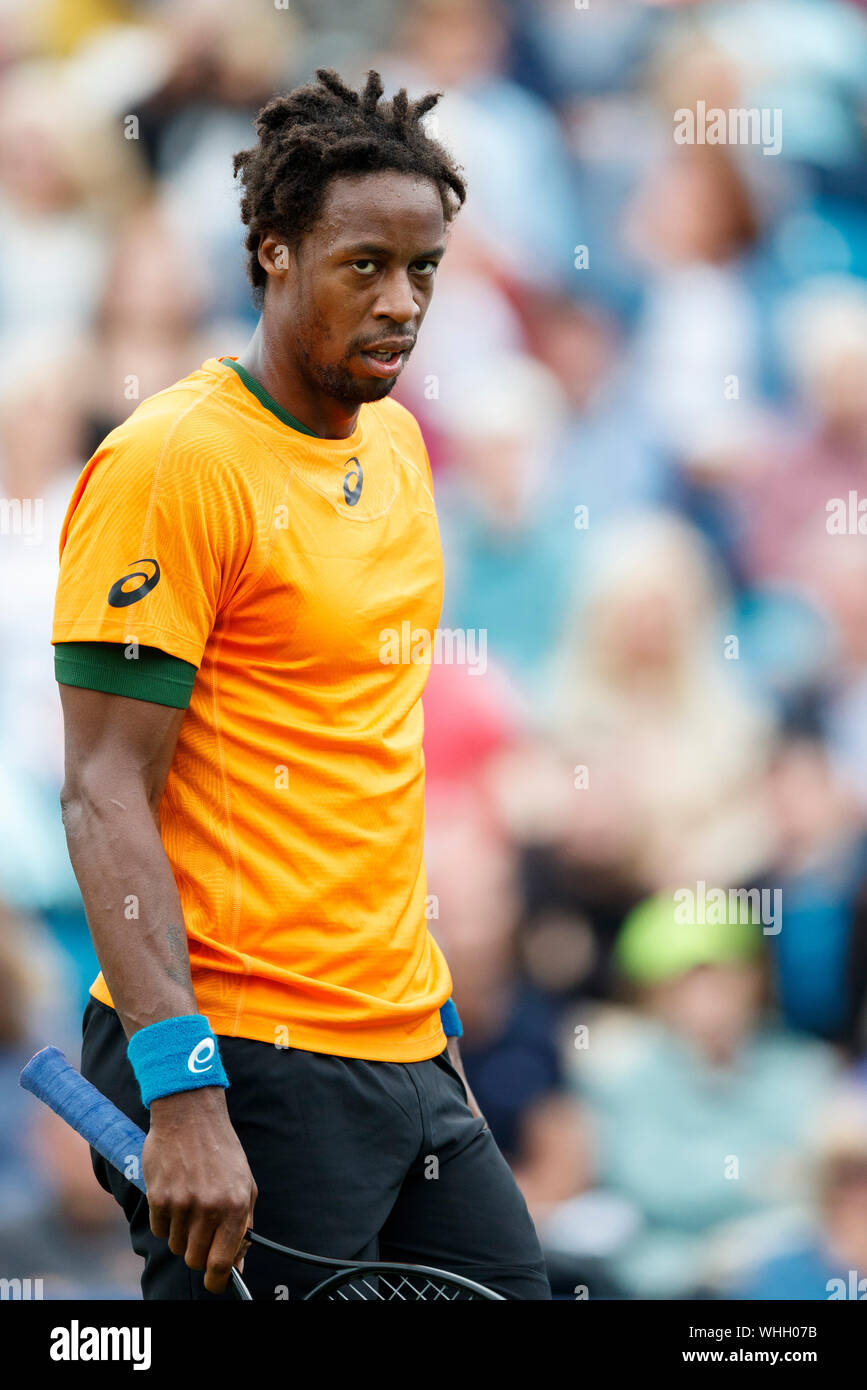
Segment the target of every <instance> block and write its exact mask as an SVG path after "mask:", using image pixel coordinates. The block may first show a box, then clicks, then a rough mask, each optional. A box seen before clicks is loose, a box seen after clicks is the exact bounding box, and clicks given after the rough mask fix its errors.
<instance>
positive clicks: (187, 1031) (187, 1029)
mask: <svg viewBox="0 0 867 1390" xmlns="http://www.w3.org/2000/svg"><path fill="white" fill-rule="evenodd" d="M126 1055H127V1057H128V1058H129V1060H130V1063H131V1065H132V1069H133V1071H134V1072H135V1079H136V1081H137V1082H138V1084H139V1089H140V1090H141V1098H142V1104H143V1105H145V1106H150V1103H151V1101H152V1100H158V1099H159V1098H160V1096H173V1095H175V1094H176V1093H177V1092H178V1091H195V1090H198V1088H199V1087H200V1086H223V1087H226V1086H228V1084H229V1079H228V1077H227V1076H226V1073H225V1071H224V1070H223V1063H222V1062H221V1061H220V1051H219V1048H218V1047H217V1039H216V1038H215V1036H214V1034H213V1033H212V1032H211V1025H210V1024H209V1022H208V1020H207V1019H206V1018H205V1017H204V1015H203V1014H184V1015H183V1017H182V1018H164V1019H163V1020H162V1022H161V1023H153V1024H151V1026H150V1028H142V1029H141V1030H140V1031H139V1032H138V1033H134V1034H133V1036H132V1037H131V1038H130V1040H129V1043H128V1045H127V1049H126Z"/></svg>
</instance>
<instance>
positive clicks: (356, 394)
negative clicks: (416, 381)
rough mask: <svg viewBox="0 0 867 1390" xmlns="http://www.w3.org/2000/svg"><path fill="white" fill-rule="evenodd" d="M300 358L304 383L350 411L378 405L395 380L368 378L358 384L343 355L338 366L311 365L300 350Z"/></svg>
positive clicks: (392, 386) (317, 363)
mask: <svg viewBox="0 0 867 1390" xmlns="http://www.w3.org/2000/svg"><path fill="white" fill-rule="evenodd" d="M300 355H301V358H302V361H303V363H304V373H305V375H306V377H307V379H308V380H309V381H310V382H311V383H312V384H313V385H314V386H315V387H316V388H317V389H318V390H319V391H322V392H324V394H325V395H326V396H330V397H331V398H332V400H335V401H338V402H339V403H340V405H342V406H345V407H346V408H347V409H350V410H355V409H357V407H358V406H360V405H365V404H367V403H368V402H370V401H381V400H382V399H383V397H384V396H387V395H388V394H389V392H390V391H392V390H393V389H394V387H395V384H396V383H397V380H398V378H397V377H396V376H393V377H375V376H372V377H370V378H369V379H368V380H367V381H361V380H359V378H358V377H356V376H353V374H352V370H351V368H350V365H349V362H350V357H351V354H347V356H346V357H345V358H344V359H343V361H342V362H337V363H333V364H329V365H327V366H324V365H323V364H322V363H321V362H314V361H313V359H312V357H311V356H310V353H309V352H308V351H307V350H306V349H302V351H301V354H300Z"/></svg>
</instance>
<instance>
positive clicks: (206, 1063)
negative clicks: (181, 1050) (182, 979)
mask: <svg viewBox="0 0 867 1390" xmlns="http://www.w3.org/2000/svg"><path fill="white" fill-rule="evenodd" d="M215 1051H216V1045H215V1043H214V1039H213V1038H202V1041H201V1042H200V1043H199V1044H198V1045H197V1046H196V1047H194V1048H193V1050H192V1052H191V1053H190V1055H189V1057H188V1058H187V1070H188V1071H191V1072H192V1073H193V1075H194V1076H196V1075H199V1074H201V1072H203V1071H210V1070H211V1067H212V1065H213V1061H214V1053H215Z"/></svg>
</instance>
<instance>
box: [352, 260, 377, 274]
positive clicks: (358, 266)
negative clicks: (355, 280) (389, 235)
mask: <svg viewBox="0 0 867 1390" xmlns="http://www.w3.org/2000/svg"><path fill="white" fill-rule="evenodd" d="M352 269H353V270H357V271H358V273H359V275H372V274H373V273H374V271H375V270H376V261H371V260H368V259H367V257H365V258H364V259H363V260H360V261H353V262H352Z"/></svg>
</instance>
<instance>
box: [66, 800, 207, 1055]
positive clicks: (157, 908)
mask: <svg viewBox="0 0 867 1390" xmlns="http://www.w3.org/2000/svg"><path fill="white" fill-rule="evenodd" d="M63 821H64V826H65V828H66V843H67V846H68V849H69V857H70V860H71V861H72V867H73V869H74V871H75V876H76V878H77V880H78V885H79V887H80V889H81V895H82V898H83V900H84V907H85V911H86V913H87V921H88V925H89V927H90V932H91V936H92V937H93V943H94V946H95V948H96V954H97V956H98V957H99V963H100V965H101V967H102V970H103V974H104V975H105V979H106V983H107V984H108V988H109V991H110V993H111V997H112V1001H113V1003H114V1005H115V1008H116V1009H117V1011H118V1014H119V1016H120V1020H121V1022H122V1024H123V1026H124V1029H125V1031H126V1034H127V1036H128V1037H130V1036H132V1034H133V1033H135V1032H137V1031H138V1030H139V1029H140V1028H146V1027H148V1026H149V1025H150V1024H152V1023H157V1022H159V1021H160V1019H164V1018H171V1017H173V1016H176V1015H179V1014H190V1013H197V1012H198V1009H197V1005H196V998H195V994H194V992H193V986H192V980H191V978H190V961H189V952H188V948H187V935H186V930H185V927H184V919H183V913H182V910H181V904H180V899H179V897H178V890H177V886H176V884H175V880H174V876H173V874H172V870H171V866H170V864H169V861H168V859H167V857H166V853H165V850H164V849H163V845H162V841H161V840H160V836H159V830H158V828H157V824H156V822H155V819H154V817H153V815H152V814H151V810H150V807H149V805H148V801H147V797H146V796H145V794H144V791H143V790H142V789H140V788H138V787H131V788H123V787H118V786H113V787H112V789H111V795H110V796H109V795H108V794H107V793H101V792H98V791H94V790H91V791H90V792H88V793H87V794H84V793H80V794H78V795H76V796H73V797H67V798H66V799H65V800H64V805H63Z"/></svg>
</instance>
